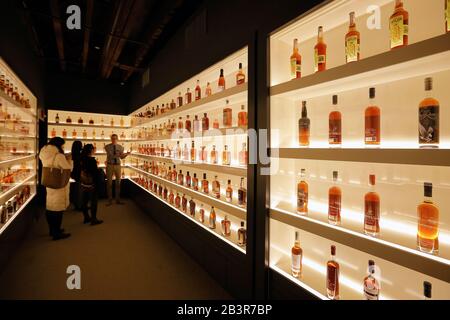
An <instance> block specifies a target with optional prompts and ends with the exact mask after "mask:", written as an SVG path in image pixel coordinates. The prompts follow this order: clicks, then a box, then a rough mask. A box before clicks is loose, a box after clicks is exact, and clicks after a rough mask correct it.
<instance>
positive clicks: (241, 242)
mask: <svg viewBox="0 0 450 320" xmlns="http://www.w3.org/2000/svg"><path fill="white" fill-rule="evenodd" d="M237 234H238V246H240V247H245V246H246V245H247V230H245V223H244V221H241V227H240V228H239V230H238V232H237Z"/></svg>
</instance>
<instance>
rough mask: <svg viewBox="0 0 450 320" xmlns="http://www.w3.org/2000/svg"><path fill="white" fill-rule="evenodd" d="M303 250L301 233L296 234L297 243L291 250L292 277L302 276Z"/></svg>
mask: <svg viewBox="0 0 450 320" xmlns="http://www.w3.org/2000/svg"><path fill="white" fill-rule="evenodd" d="M302 260H303V249H302V248H301V247H300V240H299V233H298V231H296V232H295V242H294V246H293V247H292V249H291V272H292V276H294V277H295V278H298V277H300V278H301V276H302Z"/></svg>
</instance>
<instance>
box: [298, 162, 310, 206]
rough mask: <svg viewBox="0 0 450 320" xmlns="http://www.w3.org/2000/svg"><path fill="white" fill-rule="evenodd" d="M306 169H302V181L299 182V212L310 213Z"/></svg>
mask: <svg viewBox="0 0 450 320" xmlns="http://www.w3.org/2000/svg"><path fill="white" fill-rule="evenodd" d="M305 176H306V170H305V169H301V171H300V179H301V180H300V182H299V183H298V184H297V213H298V214H300V215H307V214H308V183H307V182H306V181H305Z"/></svg>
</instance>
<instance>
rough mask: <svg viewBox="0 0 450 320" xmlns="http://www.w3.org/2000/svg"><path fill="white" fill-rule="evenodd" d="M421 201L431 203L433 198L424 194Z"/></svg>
mask: <svg viewBox="0 0 450 320" xmlns="http://www.w3.org/2000/svg"><path fill="white" fill-rule="evenodd" d="M423 202H426V203H433V198H432V197H429V196H426V195H425V196H424V197H423Z"/></svg>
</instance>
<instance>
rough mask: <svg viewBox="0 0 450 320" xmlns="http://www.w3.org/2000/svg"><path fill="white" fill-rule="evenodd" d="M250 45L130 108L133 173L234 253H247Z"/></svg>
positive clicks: (135, 179)
mask: <svg viewBox="0 0 450 320" xmlns="http://www.w3.org/2000/svg"><path fill="white" fill-rule="evenodd" d="M247 66H248V49H247V48H244V49H242V50H240V51H238V52H236V53H234V54H232V55H230V56H229V57H227V58H225V59H224V60H222V61H220V62H218V63H217V64H215V65H213V66H211V67H210V68H208V69H206V70H205V71H203V72H201V73H199V74H197V75H196V76H195V77H192V78H191V79H189V80H187V81H185V82H183V83H182V84H180V85H178V86H176V87H175V88H173V89H172V90H169V91H168V92H166V93H165V94H163V95H162V96H160V97H158V98H157V99H155V100H153V101H151V102H150V103H148V104H147V105H145V106H143V107H142V108H140V109H138V110H136V111H135V112H134V113H133V114H132V115H131V116H132V123H133V125H132V128H131V134H132V136H133V137H135V138H137V139H141V140H143V141H141V142H137V143H134V144H133V146H132V150H133V153H132V159H131V160H130V161H131V163H130V168H132V170H134V175H133V177H132V178H131V180H132V181H133V182H134V183H135V184H137V185H139V186H140V188H143V189H144V190H146V191H147V192H148V194H149V195H150V196H151V197H154V198H155V199H157V201H161V202H163V203H164V204H165V205H166V206H167V207H169V208H171V209H173V210H174V211H175V212H178V213H179V214H181V215H182V216H183V217H185V218H186V219H187V221H190V222H191V223H193V224H195V225H197V226H200V227H201V228H202V230H204V231H205V232H208V233H210V234H212V235H214V236H216V237H217V238H218V239H220V240H222V241H223V242H224V243H225V244H227V245H229V246H230V247H231V248H235V249H236V250H237V251H238V252H239V253H245V252H246V246H247V241H246V238H247V234H246V221H247V164H248V148H247V146H248V141H247V140H248V139H247V127H248V115H247V112H248V103H247V102H248V82H247V79H246V76H247V74H248V67H247Z"/></svg>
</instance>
